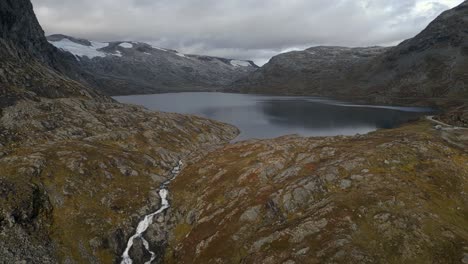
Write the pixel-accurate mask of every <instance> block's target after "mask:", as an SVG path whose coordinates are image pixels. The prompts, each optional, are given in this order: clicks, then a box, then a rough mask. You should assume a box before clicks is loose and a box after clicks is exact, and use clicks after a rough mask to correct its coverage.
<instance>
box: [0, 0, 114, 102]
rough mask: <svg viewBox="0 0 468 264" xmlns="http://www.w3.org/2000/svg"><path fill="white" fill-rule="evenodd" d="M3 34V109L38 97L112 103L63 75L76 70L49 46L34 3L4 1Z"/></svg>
mask: <svg viewBox="0 0 468 264" xmlns="http://www.w3.org/2000/svg"><path fill="white" fill-rule="evenodd" d="M0 30H1V31H0V58H1V60H0V98H1V99H0V107H3V106H7V105H12V104H13V103H14V102H16V101H17V100H19V99H21V98H29V99H34V98H36V97H37V96H39V97H49V98H58V97H69V96H77V97H83V98H93V99H96V100H104V101H106V100H110V99H108V98H105V97H103V96H101V95H99V93H97V92H95V91H94V90H92V89H89V88H87V87H85V86H83V85H81V84H80V83H78V82H76V81H72V80H71V79H69V78H67V77H65V75H63V73H67V74H69V75H70V76H74V75H77V73H76V71H75V67H74V65H73V63H70V61H71V60H69V59H70V58H69V57H68V56H66V55H65V56H64V55H63V54H60V53H59V52H58V50H57V49H56V48H54V47H53V46H52V45H50V44H49V43H48V42H47V40H46V38H45V36H44V33H43V31H42V28H41V27H40V25H39V23H38V21H37V19H36V16H35V14H34V12H33V9H32V5H31V2H30V1H28V0H18V1H17V0H15V1H13V0H5V1H1V3H0Z"/></svg>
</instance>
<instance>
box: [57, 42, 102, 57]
mask: <svg viewBox="0 0 468 264" xmlns="http://www.w3.org/2000/svg"><path fill="white" fill-rule="evenodd" d="M49 43H51V44H52V45H54V46H55V47H57V48H59V49H61V50H64V51H68V52H70V53H72V54H73V55H75V56H77V57H88V58H90V59H92V58H95V57H106V56H107V54H106V53H105V52H103V51H99V49H102V48H104V47H107V46H108V45H109V43H102V42H94V41H91V46H85V45H82V44H79V43H75V42H73V41H71V40H69V39H66V38H64V39H62V40H60V41H49Z"/></svg>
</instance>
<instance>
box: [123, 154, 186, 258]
mask: <svg viewBox="0 0 468 264" xmlns="http://www.w3.org/2000/svg"><path fill="white" fill-rule="evenodd" d="M181 168H182V161H179V163H178V164H177V166H175V167H174V168H173V169H172V171H171V178H170V179H169V180H167V181H166V182H164V183H163V184H161V188H160V189H159V196H160V197H161V206H160V207H159V209H158V210H157V211H156V212H154V213H151V214H149V215H146V216H145V217H144V218H143V220H141V221H140V223H138V227H137V229H136V231H135V234H134V235H133V236H132V237H130V239H129V240H128V242H127V248H126V249H125V251H124V253H123V254H122V262H121V264H133V260H132V258H131V257H130V255H129V253H130V249H131V248H132V246H133V241H134V240H135V239H136V238H140V239H141V240H142V241H143V245H144V247H145V249H146V250H147V251H148V252H149V253H150V254H151V259H150V260H149V261H147V262H145V264H151V262H153V260H155V259H156V254H155V253H154V252H152V251H151V250H150V248H149V243H148V241H146V239H145V238H144V237H143V234H144V233H145V232H146V230H147V229H148V227H149V226H150V225H151V224H152V223H153V219H154V217H155V216H157V215H159V214H161V213H162V212H164V211H166V210H167V209H168V208H169V207H170V204H169V201H168V200H167V197H168V195H169V191H168V188H167V185H168V184H169V183H170V182H171V181H173V180H174V179H175V177H177V175H178V174H179V173H180V170H181Z"/></svg>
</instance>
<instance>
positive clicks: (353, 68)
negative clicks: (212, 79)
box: [231, 1, 468, 104]
mask: <svg viewBox="0 0 468 264" xmlns="http://www.w3.org/2000/svg"><path fill="white" fill-rule="evenodd" d="M467 28H468V2H467V1H465V2H463V3H462V4H461V5H459V6H458V7H455V8H453V9H452V10H448V11H446V12H444V13H443V14H441V15H440V16H439V17H437V18H436V19H435V20H434V21H433V22H432V23H430V25H429V26H428V27H427V28H426V29H425V30H424V31H422V32H421V33H420V34H418V35H417V36H415V37H414V38H412V39H409V40H406V41H404V42H402V43H401V44H400V45H398V46H396V47H392V48H375V47H374V48H353V49H350V48H340V47H315V48H310V49H307V50H305V51H298V52H290V53H285V54H281V55H278V56H276V57H274V58H273V59H271V60H270V62H269V63H267V64H266V65H264V66H263V67H261V68H260V69H259V70H257V71H256V72H254V73H252V74H250V75H249V76H247V77H246V78H244V79H240V80H238V81H237V82H235V83H234V84H233V86H232V88H231V89H232V90H234V91H241V92H248V93H272V94H307V95H318V96H330V97H337V98H346V99H354V100H356V99H360V100H363V101H367V102H378V103H403V104H415V103H418V102H425V103H428V102H437V103H439V104H440V103H441V102H445V101H446V100H450V101H458V100H460V99H466V98H468V31H467Z"/></svg>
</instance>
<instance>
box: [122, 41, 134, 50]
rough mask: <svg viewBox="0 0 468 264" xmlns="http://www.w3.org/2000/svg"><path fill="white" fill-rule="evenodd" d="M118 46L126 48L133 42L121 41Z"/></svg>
mask: <svg viewBox="0 0 468 264" xmlns="http://www.w3.org/2000/svg"><path fill="white" fill-rule="evenodd" d="M119 46H120V47H122V48H126V49H131V48H133V44H132V43H129V42H122V43H120V44H119Z"/></svg>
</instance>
